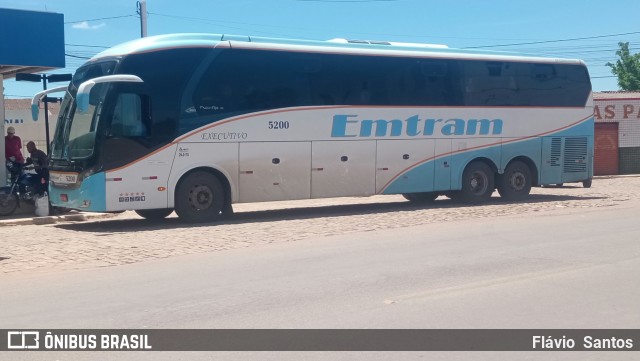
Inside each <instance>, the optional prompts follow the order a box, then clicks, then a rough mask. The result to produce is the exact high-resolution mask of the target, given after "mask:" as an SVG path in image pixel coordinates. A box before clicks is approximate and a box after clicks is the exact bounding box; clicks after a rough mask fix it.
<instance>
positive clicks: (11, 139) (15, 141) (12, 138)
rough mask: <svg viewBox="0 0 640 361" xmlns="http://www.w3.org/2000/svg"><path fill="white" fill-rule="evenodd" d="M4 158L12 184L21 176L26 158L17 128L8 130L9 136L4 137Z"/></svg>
mask: <svg viewBox="0 0 640 361" xmlns="http://www.w3.org/2000/svg"><path fill="white" fill-rule="evenodd" d="M4 157H5V161H6V162H7V170H8V171H9V175H10V179H11V183H13V181H14V179H16V177H19V176H20V172H22V166H23V165H24V157H23V156H22V140H20V137H18V136H17V135H16V128H14V127H9V128H7V135H6V136H5V137H4Z"/></svg>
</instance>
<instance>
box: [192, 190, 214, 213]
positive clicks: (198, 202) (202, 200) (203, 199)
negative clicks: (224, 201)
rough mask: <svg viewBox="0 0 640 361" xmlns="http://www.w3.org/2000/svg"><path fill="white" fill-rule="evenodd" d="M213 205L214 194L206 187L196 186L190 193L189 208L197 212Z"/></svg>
mask: <svg viewBox="0 0 640 361" xmlns="http://www.w3.org/2000/svg"><path fill="white" fill-rule="evenodd" d="M211 204H213V192H212V191H211V188H209V187H207V186H206V185H201V184H200V185H195V186H194V187H193V188H191V192H189V206H191V208H194V209H196V210H204V209H208V208H209V207H211Z"/></svg>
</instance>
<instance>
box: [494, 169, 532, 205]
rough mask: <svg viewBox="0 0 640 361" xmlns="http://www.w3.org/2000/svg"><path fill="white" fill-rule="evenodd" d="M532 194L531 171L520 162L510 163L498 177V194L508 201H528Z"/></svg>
mask: <svg viewBox="0 0 640 361" xmlns="http://www.w3.org/2000/svg"><path fill="white" fill-rule="evenodd" d="M530 192H531V170H530V169H529V167H528V166H527V165H526V164H524V163H523V162H520V161H515V162H511V163H509V165H508V166H507V168H506V169H505V170H504V173H503V174H502V175H500V176H499V177H498V193H500V196H501V197H502V198H504V199H506V200H508V201H520V200H523V199H526V198H527V197H528V196H529V193H530Z"/></svg>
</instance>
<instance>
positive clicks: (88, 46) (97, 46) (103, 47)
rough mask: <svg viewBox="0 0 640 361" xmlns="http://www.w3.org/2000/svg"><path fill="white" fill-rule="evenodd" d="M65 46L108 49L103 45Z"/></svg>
mask: <svg viewBox="0 0 640 361" xmlns="http://www.w3.org/2000/svg"><path fill="white" fill-rule="evenodd" d="M64 45H65V46H79V47H85V48H101V49H109V46H103V45H83V44H64Z"/></svg>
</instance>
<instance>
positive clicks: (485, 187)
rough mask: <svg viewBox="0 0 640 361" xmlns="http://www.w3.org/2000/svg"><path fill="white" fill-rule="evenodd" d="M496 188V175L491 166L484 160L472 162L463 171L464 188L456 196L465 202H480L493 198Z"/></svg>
mask: <svg viewBox="0 0 640 361" xmlns="http://www.w3.org/2000/svg"><path fill="white" fill-rule="evenodd" d="M494 189H495V176H494V173H493V170H492V169H491V167H489V166H488V165H487V164H485V163H483V162H473V163H470V164H469V165H468V166H467V167H466V168H465V169H464V172H463V173H462V189H461V190H460V192H459V193H458V194H457V195H456V196H455V197H454V198H455V199H458V198H459V199H460V200H461V201H463V202H465V203H480V202H485V201H487V200H489V198H491V194H493V191H494Z"/></svg>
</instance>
